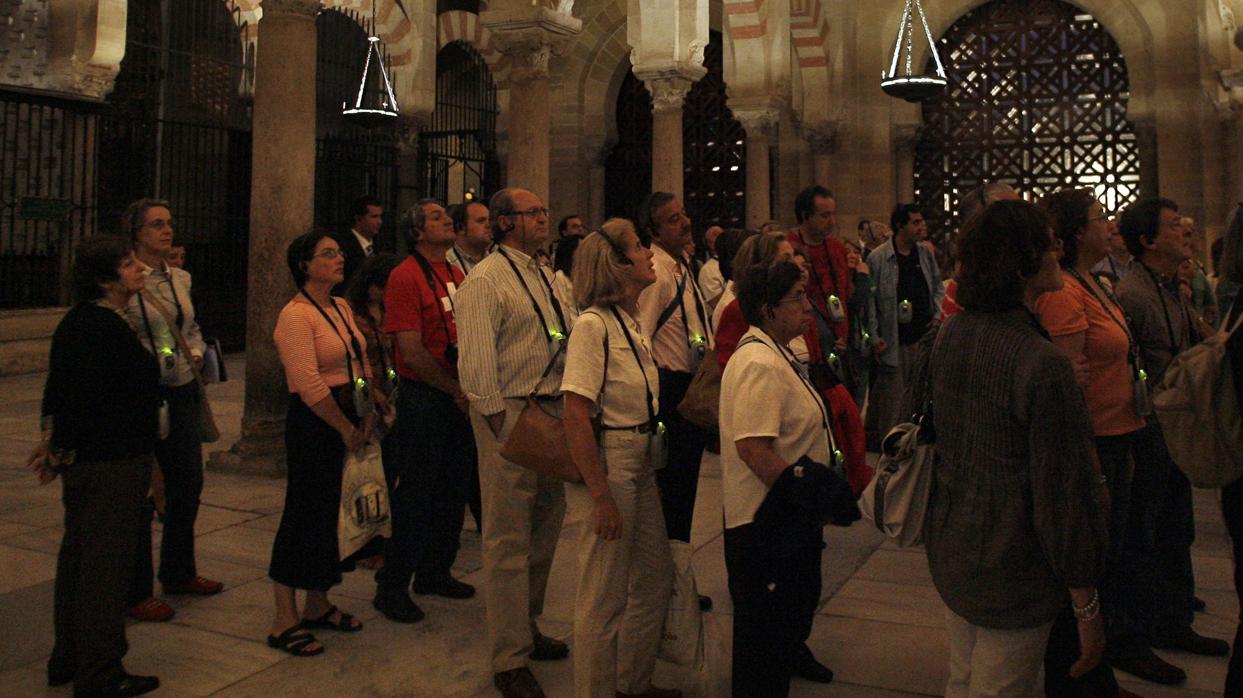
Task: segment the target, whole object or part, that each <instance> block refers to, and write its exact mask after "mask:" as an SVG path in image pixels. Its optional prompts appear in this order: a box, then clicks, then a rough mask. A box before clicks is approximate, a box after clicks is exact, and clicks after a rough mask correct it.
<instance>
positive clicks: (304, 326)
mask: <svg viewBox="0 0 1243 698" xmlns="http://www.w3.org/2000/svg"><path fill="white" fill-rule="evenodd" d="M332 302H333V303H335V304H336V306H337V308H338V309H339V310H340V311H341V315H344V316H345V320H346V323H347V325H348V328H349V329H348V330H347V329H346V327H344V326H342V325H341V315H338V314H337V311H335V310H333V309H332V308H330V307H325V308H324V312H325V313H326V314H327V315H328V317H329V318H330V319H331V320H332V324H331V325H330V324H329V322H328V320H325V319H324V316H323V315H321V314H320V312H319V311H318V310H316V309H315V306H313V305H311V304H310V302H308V301H307V300H306V298H304V297H303V296H302V295H301V294H299V295H297V296H294V297H293V299H292V300H290V301H289V302H288V303H286V304H285V307H284V308H282V309H281V314H280V317H279V318H277V320H276V330H275V331H274V332H273V333H272V339H273V340H275V341H276V351H277V353H279V354H280V357H281V364H282V365H283V366H284V367H285V383H286V385H288V387H289V392H291V393H297V394H298V395H300V396H301V397H302V401H303V402H305V403H306V404H307V405H314V404H315V403H317V402H319V401H320V400H323V399H324V398H326V397H328V394H329V389H330V388H335V387H336V386H338V385H345V384H346V383H348V382H349V380H350V375H349V371H348V370H347V369H346V364H345V361H346V355H347V351H346V346H347V345H349V343H350V331H353V333H354V336H355V337H357V338H358V343H359V345H360V347H361V349H362V351H363V355H364V356H365V355H366V352H367V338H366V337H365V336H364V335H363V333H362V332H360V331H359V330H358V326H357V325H356V324H354V313H353V312H352V311H351V310H350V306H349V304H348V303H346V302H345V301H344V300H342V299H340V298H333V299H332ZM334 328H335V331H334ZM338 333H339V336H338ZM342 339H344V340H345V341H344V342H342V341H341V340H342ZM348 353H349V354H350V355H352V354H353V353H354V350H353V348H352V347H351V348H350V349H349V352H348ZM359 359H360V357H357V356H351V360H352V361H353V364H354V375H355V376H358V375H363V376H366V377H367V378H368V379H370V378H371V368H370V367H369V366H367V365H366V363H367V362H366V361H362V362H361V363H360V361H359Z"/></svg>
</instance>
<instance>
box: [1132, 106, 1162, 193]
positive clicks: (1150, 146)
mask: <svg viewBox="0 0 1243 698" xmlns="http://www.w3.org/2000/svg"><path fill="white" fill-rule="evenodd" d="M1131 123H1132V125H1133V126H1134V127H1135V146H1136V147H1137V148H1138V149H1139V195H1140V197H1141V198H1146V197H1153V196H1158V195H1159V192H1160V191H1161V176H1160V169H1159V164H1160V163H1158V161H1157V121H1156V118H1154V117H1146V118H1132V119H1131Z"/></svg>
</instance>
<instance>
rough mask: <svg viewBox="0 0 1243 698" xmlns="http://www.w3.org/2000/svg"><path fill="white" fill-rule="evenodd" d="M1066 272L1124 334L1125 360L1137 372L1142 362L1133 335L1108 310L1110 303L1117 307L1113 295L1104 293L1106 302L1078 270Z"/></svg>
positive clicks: (1120, 308) (1129, 329)
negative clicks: (1125, 345) (1126, 359)
mask: <svg viewBox="0 0 1243 698" xmlns="http://www.w3.org/2000/svg"><path fill="white" fill-rule="evenodd" d="M1066 271H1067V272H1068V273H1069V274H1070V275H1071V276H1073V277H1074V278H1075V281H1078V282H1079V285H1080V286H1082V287H1083V290H1085V291H1087V292H1088V293H1089V294H1090V295H1091V296H1092V298H1094V299H1095V300H1096V302H1097V303H1099V304H1100V306H1101V308H1103V309H1104V310H1105V314H1106V315H1108V316H1109V319H1110V320H1113V321H1114V324H1115V325H1117V326H1118V327H1119V328H1121V330H1122V332H1123V333H1124V334H1126V342H1127V358H1128V359H1130V361H1131V366H1132V367H1134V368H1135V370H1137V371H1138V370H1139V369H1140V368H1142V367H1141V365H1140V364H1141V363H1142V362H1141V360H1140V355H1139V344H1138V343H1137V342H1136V341H1135V335H1133V334H1131V328H1130V327H1128V326H1127V324H1126V323H1125V322H1123V321H1121V320H1119V319H1118V318H1117V316H1115V315H1114V312H1113V311H1112V310H1110V309H1109V306H1110V304H1111V303H1112V304H1114V305H1117V303H1118V301H1117V300H1116V299H1114V296H1113V294H1112V293H1110V292H1108V291H1105V295H1106V296H1107V297H1108V299H1109V300H1108V302H1106V300H1105V299H1103V298H1101V297H1100V296H1098V295H1096V291H1095V290H1093V288H1092V287H1091V286H1089V285H1088V282H1087V281H1086V280H1085V279H1084V278H1083V277H1082V276H1081V275H1080V274H1079V270H1078V269H1075V268H1074V267H1069V268H1067V270H1066ZM1102 290H1103V289H1102ZM1118 309H1119V310H1122V306H1120V305H1119V306H1118ZM1122 312H1123V313H1124V314H1125V312H1126V311H1122Z"/></svg>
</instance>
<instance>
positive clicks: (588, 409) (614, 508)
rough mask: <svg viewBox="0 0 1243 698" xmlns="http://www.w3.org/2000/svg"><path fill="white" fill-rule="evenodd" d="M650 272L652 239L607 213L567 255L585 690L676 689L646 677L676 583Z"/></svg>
mask: <svg viewBox="0 0 1243 698" xmlns="http://www.w3.org/2000/svg"><path fill="white" fill-rule="evenodd" d="M655 280H656V271H655V268H654V267H653V265H652V251H651V250H650V249H648V248H646V247H643V246H642V245H641V244H640V243H639V237H638V235H637V234H636V233H635V230H634V226H633V225H632V224H631V223H630V221H627V220H623V219H619V218H613V219H610V220H608V221H606V222H605V223H604V225H602V226H601V227H600V230H598V231H596V232H594V233H592V234H591V235H588V236H587V237H586V239H584V240H583V242H582V244H580V245H579V247H578V250H577V252H576V253H575V255H574V272H573V281H574V294H575V301H577V303H578V306H579V307H580V308H582V309H583V312H582V314H581V315H580V316H579V319H578V321H577V322H576V323H575V325H574V332H573V333H572V334H571V335H570V340H569V347H568V348H567V350H566V362H565V376H564V379H563V380H562V383H561V390H562V391H563V392H564V393H565V417H564V421H565V430H566V438H567V440H568V441H569V447H570V453H571V454H572V455H573V457H574V463H575V465H577V466H578V470H579V472H580V473H581V474H582V476H583V482H582V484H574V485H568V486H567V487H566V497H565V498H566V502H567V504H568V506H569V509H570V513H571V516H573V517H574V518H576V519H579V520H582V521H583V522H584V523H583V526H582V532H581V534H580V537H579V541H578V597H577V599H576V601H575V605H574V694H575V695H576V696H582V697H584V698H587V697H591V696H613V695H615V694H616V695H618V696H622V695H643V696H678V695H681V694H680V693H679V692H677V691H673V690H668V691H665V690H662V689H656V688H653V687H652V685H651V680H652V672H653V670H654V669H655V666H656V651H657V648H658V646H659V645H660V633H661V627H662V625H663V621H664V616H665V608H666V605H667V604H668V600H669V594H670V592H671V590H672V584H673V560H672V558H671V556H670V552H669V542H668V540H667V538H666V535H665V520H664V515H663V514H662V512H661V508H660V496H659V493H658V491H657V487H656V475H655V467H656V465H657V464H656V463H654V462H653V461H654V460H655V459H657V458H659V455H658V454H660V453H661V452H663V444H662V443H661V439H662V438H663V433H662V430H661V429H660V427H659V424H658V422H657V420H656V411H657V409H658V407H659V402H658V399H659V397H660V396H659V389H660V385H659V380H658V378H657V374H656V363H655V361H653V359H652V353H651V341H650V339H649V338H648V337H647V336H646V335H645V334H644V333H643V331H642V329H640V327H639V324H638V322H637V321H636V317H637V315H638V299H639V292H640V291H642V290H643V289H644V288H646V287H647V286H649V285H651V284H652V283H653V282H654V281H655ZM593 419H594V420H598V423H599V431H598V433H599V439H598V440H597V438H596V433H597V432H596V430H595V429H593V426H592V422H593ZM619 689H620V690H619Z"/></svg>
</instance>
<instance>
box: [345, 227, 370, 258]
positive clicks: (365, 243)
mask: <svg viewBox="0 0 1243 698" xmlns="http://www.w3.org/2000/svg"><path fill="white" fill-rule="evenodd" d="M350 232H351V233H354V237H355V238H356V239H357V240H358V246H359V247H361V248H362V250H363V255H364V256H367V257H370V256H371V255H372V254H375V241H374V240H368V239H367V238H366V237H365V236H364V235H363V234H362V233H360V232H358V231H357V230H354V229H353V228H350ZM368 247H370V248H371V253H370V254H368V252H367V248H368Z"/></svg>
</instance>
